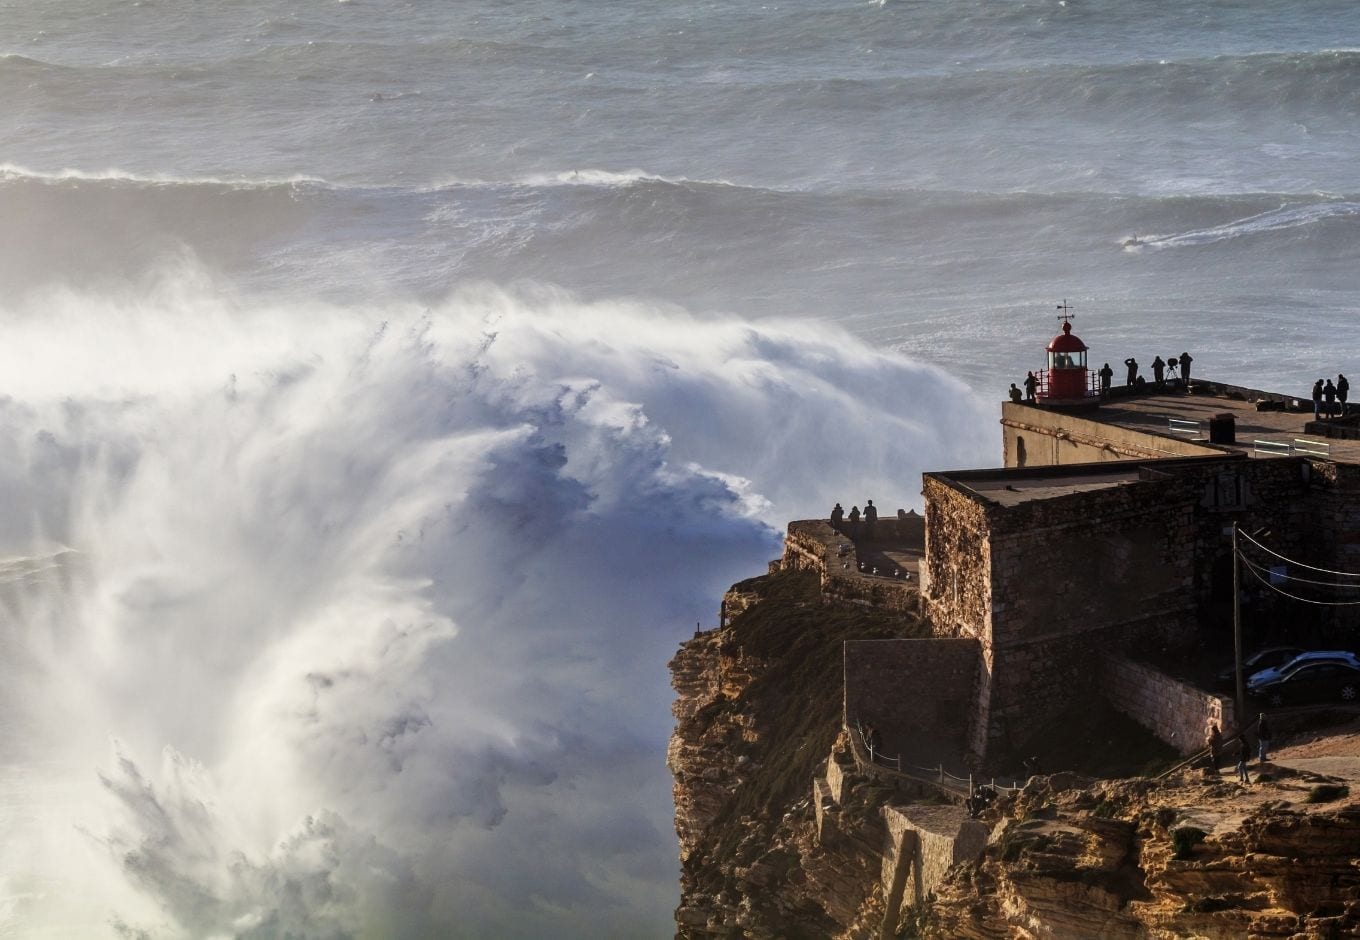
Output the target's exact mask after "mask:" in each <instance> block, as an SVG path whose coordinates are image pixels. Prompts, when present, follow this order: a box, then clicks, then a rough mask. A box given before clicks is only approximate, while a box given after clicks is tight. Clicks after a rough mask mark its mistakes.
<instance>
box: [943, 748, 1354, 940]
mask: <svg viewBox="0 0 1360 940" xmlns="http://www.w3.org/2000/svg"><path fill="white" fill-rule="evenodd" d="M1269 776H1270V779H1267V780H1264V781H1258V783H1256V784H1254V785H1253V786H1252V787H1251V788H1245V787H1239V786H1237V785H1236V784H1228V783H1225V782H1223V781H1222V780H1220V779H1219V778H1218V777H1217V776H1213V777H1210V778H1209V779H1207V780H1206V779H1204V778H1201V777H1198V776H1196V775H1194V774H1191V775H1188V776H1185V777H1182V778H1180V779H1178V780H1174V781H1171V782H1166V783H1161V782H1157V781H1152V780H1131V781H1114V782H1103V783H1098V784H1094V785H1092V786H1074V785H1072V784H1071V781H1066V782H1064V781H1058V785H1057V786H1054V785H1053V780H1052V779H1050V778H1037V779H1036V780H1035V781H1032V782H1031V785H1030V786H1029V787H1027V788H1026V790H1025V791H1024V792H1023V793H1022V794H1021V795H1020V796H1019V797H1018V798H1017V799H1015V800H1013V801H1011V803H1010V804H1009V805H1005V804H1003V805H1002V806H1001V808H1000V810H999V813H1000V815H1001V818H1000V819H999V823H1000V824H999V826H998V828H997V829H996V831H995V832H994V835H993V839H992V842H991V844H990V845H989V847H988V849H987V851H986V852H985V853H984V855H983V858H982V859H981V860H980V861H979V862H978V863H977V864H975V865H968V866H959V867H957V868H956V869H955V870H954V871H953V872H951V875H950V877H949V878H948V879H947V880H946V882H945V883H944V884H943V885H941V886H940V888H939V890H938V891H937V893H936V897H935V898H934V899H933V902H932V903H931V904H930V906H929V910H928V912H927V916H926V918H925V924H924V925H923V929H922V930H921V933H920V935H921V936H928V937H950V938H953V937H958V938H971V940H1003V938H1006V940H1010V938H1017V937H1020V938H1039V937H1052V938H1073V940H1076V938H1086V937H1111V938H1124V937H1128V938H1144V937H1146V938H1172V937H1196V938H1206V940H1218V938H1222V940H1229V938H1233V940H1238V938H1256V940H1263V938H1274V937H1278V938H1286V937H1288V938H1296V940H1302V938H1318V940H1321V938H1333V937H1357V936H1360V859H1357V852H1358V851H1360V805H1357V804H1356V803H1355V802H1353V801H1350V799H1349V797H1348V796H1345V797H1342V798H1341V799H1340V800H1339V801H1338V802H1337V803H1334V804H1310V803H1307V802H1302V801H1303V800H1306V799H1308V798H1309V794H1312V793H1315V792H1317V791H1315V790H1314V789H1313V788H1314V787H1316V786H1317V785H1318V782H1317V781H1316V780H1315V779H1311V778H1310V777H1309V776H1308V775H1299V774H1290V773H1288V772H1280V773H1278V774H1274V775H1269ZM1332 792H1334V793H1338V794H1339V793H1341V792H1343V791H1342V790H1341V789H1337V790H1335V791H1332Z"/></svg>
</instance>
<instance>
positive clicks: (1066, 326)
mask: <svg viewBox="0 0 1360 940" xmlns="http://www.w3.org/2000/svg"><path fill="white" fill-rule="evenodd" d="M1058 309H1059V310H1061V311H1062V313H1060V314H1058V319H1059V320H1061V321H1063V331H1064V332H1068V331H1070V330H1071V329H1072V327H1071V326H1070V324H1071V322H1072V318H1073V317H1074V316H1076V314H1075V313H1072V312H1071V310H1072V308H1071V307H1069V306H1068V305H1067V298H1066V297H1064V298H1063V302H1062V303H1060V304H1058Z"/></svg>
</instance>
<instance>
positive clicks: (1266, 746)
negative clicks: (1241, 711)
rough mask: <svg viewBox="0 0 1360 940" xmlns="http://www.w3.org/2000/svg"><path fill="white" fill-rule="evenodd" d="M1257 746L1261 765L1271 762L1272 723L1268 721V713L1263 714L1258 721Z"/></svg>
mask: <svg viewBox="0 0 1360 940" xmlns="http://www.w3.org/2000/svg"><path fill="white" fill-rule="evenodd" d="M1256 745H1257V755H1258V756H1259V757H1260V760H1261V763H1263V764H1264V763H1265V762H1266V761H1268V760H1270V722H1268V721H1266V713H1265V712H1261V717H1260V718H1258V719H1257V720H1256Z"/></svg>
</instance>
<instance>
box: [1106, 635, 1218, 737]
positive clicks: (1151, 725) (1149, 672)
mask: <svg viewBox="0 0 1360 940" xmlns="http://www.w3.org/2000/svg"><path fill="white" fill-rule="evenodd" d="M1102 675H1103V679H1104V684H1103V687H1104V693H1105V697H1106V699H1107V700H1108V701H1109V703H1110V704H1111V705H1113V706H1114V707H1115V708H1117V709H1119V710H1120V711H1121V712H1123V713H1124V714H1126V715H1128V716H1129V717H1130V718H1132V719H1133V720H1134V721H1136V722H1138V723H1139V724H1140V725H1142V726H1143V727H1145V728H1147V729H1148V730H1149V731H1151V732H1152V733H1153V734H1155V735H1157V737H1159V738H1161V739H1162V740H1163V741H1165V742H1166V743H1167V744H1169V745H1171V746H1172V747H1174V748H1175V749H1176V750H1178V751H1180V752H1181V753H1182V754H1193V753H1194V752H1195V751H1197V750H1199V749H1200V748H1202V747H1204V742H1205V740H1206V739H1207V738H1208V736H1209V726H1210V725H1211V724H1217V725H1218V726H1219V728H1220V729H1223V730H1226V729H1228V728H1229V727H1231V726H1232V725H1233V724H1234V716H1233V704H1232V701H1231V700H1230V699H1228V698H1227V697H1225V696H1222V695H1213V694H1211V693H1209V692H1205V691H1203V690H1202V689H1198V688H1196V687H1195V686H1193V685H1189V684H1188V683H1185V682H1182V681H1181V680H1180V679H1175V678H1173V677H1171V676H1168V675H1167V674H1166V673H1163V672H1159V671H1158V670H1156V669H1154V668H1153V667H1151V666H1149V665H1147V664H1145V663H1140V662H1135V661H1134V660H1132V659H1129V658H1128V657H1125V656H1120V655H1118V654H1114V653H1111V654H1108V655H1106V656H1105V657H1104V660H1103V662H1102Z"/></svg>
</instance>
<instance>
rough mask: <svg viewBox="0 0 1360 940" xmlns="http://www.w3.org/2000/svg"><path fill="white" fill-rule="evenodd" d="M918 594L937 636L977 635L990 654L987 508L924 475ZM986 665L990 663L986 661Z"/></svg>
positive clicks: (987, 657)
mask: <svg viewBox="0 0 1360 940" xmlns="http://www.w3.org/2000/svg"><path fill="white" fill-rule="evenodd" d="M922 482H923V491H924V493H925V499H926V512H925V519H926V536H925V546H926V548H925V558H923V559H922V560H921V594H922V596H923V599H924V603H925V609H926V614H927V616H928V617H929V618H930V622H931V625H932V627H933V629H934V630H935V632H936V634H938V635H941V636H969V637H976V638H977V639H978V640H979V641H981V642H982V646H983V656H984V658H986V659H988V660H990V654H991V636H990V630H991V624H990V615H991V591H992V585H991V550H990V543H989V520H988V517H987V512H986V509H985V508H984V507H983V506H982V505H981V504H980V503H979V502H978V500H977V499H976V497H975V496H972V495H970V494H968V493H965V492H963V491H962V490H960V489H958V488H957V487H954V486H951V485H950V484H949V483H947V482H945V481H944V480H942V479H939V478H937V477H935V476H932V475H929V474H928V475H926V477H925V478H924V480H923V481H922ZM989 665H990V663H989Z"/></svg>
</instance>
